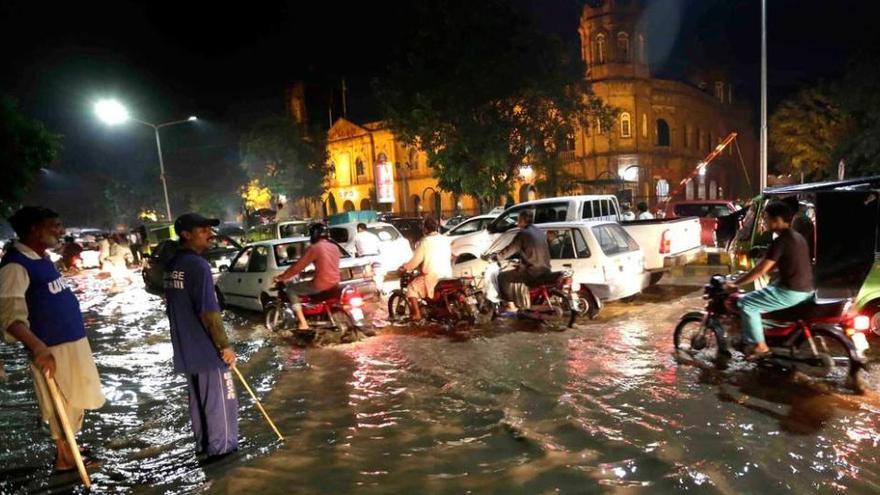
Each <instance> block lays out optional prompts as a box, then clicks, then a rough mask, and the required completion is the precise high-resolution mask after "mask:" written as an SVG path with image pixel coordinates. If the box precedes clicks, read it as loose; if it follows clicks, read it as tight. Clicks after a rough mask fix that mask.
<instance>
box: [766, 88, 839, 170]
mask: <svg viewBox="0 0 880 495" xmlns="http://www.w3.org/2000/svg"><path fill="white" fill-rule="evenodd" d="M769 124H770V130H769V131H770V136H769V138H770V141H769V142H770V145H771V151H772V153H773V158H774V162H775V163H776V164H777V171H778V172H789V173H793V174H800V173H804V174H805V175H806V176H808V177H811V178H822V177H825V176H828V175H830V174H831V170H832V167H833V169H834V170H836V169H837V160H836V158H837V156H838V155H839V150H838V148H839V146H840V145H841V143H842V140H843V138H844V137H845V136H846V135H847V134H848V133H849V132H850V129H851V128H852V119H851V118H850V117H849V115H848V114H846V113H845V112H844V111H843V110H842V109H841V108H840V105H839V104H838V103H837V101H835V94H834V92H832V91H830V90H828V89H825V88H821V87H814V88H809V89H805V90H803V91H801V92H799V93H797V94H796V95H794V96H793V97H791V98H789V99H788V100H785V101H783V102H782V103H780V105H779V107H778V108H777V109H776V111H774V112H773V115H772V116H771V117H770V122H769Z"/></svg>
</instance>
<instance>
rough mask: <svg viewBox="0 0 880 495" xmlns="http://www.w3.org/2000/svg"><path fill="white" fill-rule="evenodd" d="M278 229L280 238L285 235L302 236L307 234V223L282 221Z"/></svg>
mask: <svg viewBox="0 0 880 495" xmlns="http://www.w3.org/2000/svg"><path fill="white" fill-rule="evenodd" d="M278 231H279V233H280V234H281V238H282V239H284V238H285V237H302V236H308V235H309V225H308V224H307V223H305V222H295V223H282V224H280V225H278Z"/></svg>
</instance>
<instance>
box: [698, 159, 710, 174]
mask: <svg viewBox="0 0 880 495" xmlns="http://www.w3.org/2000/svg"><path fill="white" fill-rule="evenodd" d="M708 166H709V164H708V163H706V162H700V163H699V164H698V165H697V173H698V174H700V177H705V176H706V167H708Z"/></svg>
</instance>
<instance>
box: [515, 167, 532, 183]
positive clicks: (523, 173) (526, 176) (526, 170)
mask: <svg viewBox="0 0 880 495" xmlns="http://www.w3.org/2000/svg"><path fill="white" fill-rule="evenodd" d="M534 176H535V171H534V170H533V169H532V166H531V165H520V166H519V178H520V179H522V180H523V181H525V182H530V181H531V180H532V177H534Z"/></svg>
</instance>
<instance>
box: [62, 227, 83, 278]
mask: <svg viewBox="0 0 880 495" xmlns="http://www.w3.org/2000/svg"><path fill="white" fill-rule="evenodd" d="M82 252H83V247H82V246H80V245H79V244H78V243H77V242H76V239H74V238H73V236H72V235H69V236H65V237H64V245H63V246H62V247H61V266H62V267H63V268H64V271H65V272H66V273H68V274H71V273H77V272H79V267H80V266H81V265H82Z"/></svg>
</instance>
